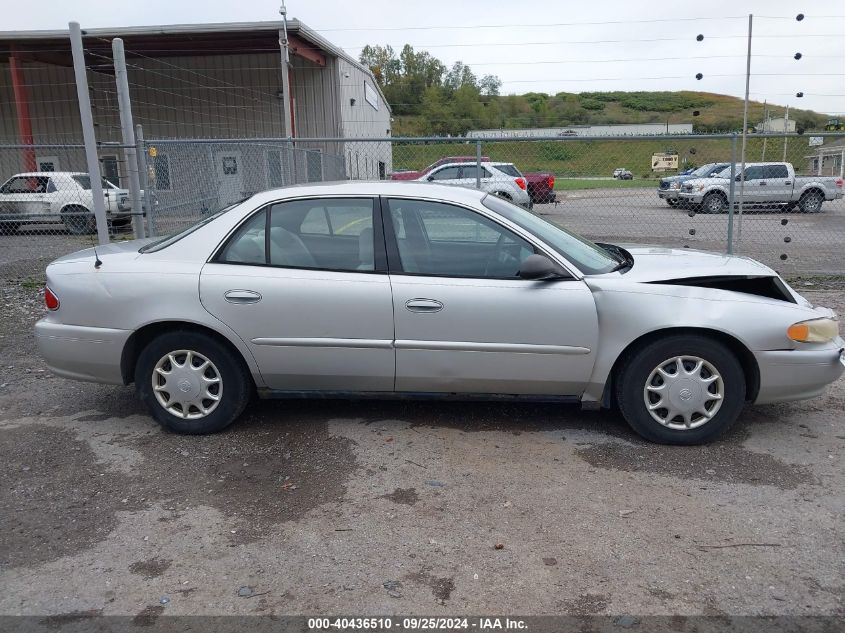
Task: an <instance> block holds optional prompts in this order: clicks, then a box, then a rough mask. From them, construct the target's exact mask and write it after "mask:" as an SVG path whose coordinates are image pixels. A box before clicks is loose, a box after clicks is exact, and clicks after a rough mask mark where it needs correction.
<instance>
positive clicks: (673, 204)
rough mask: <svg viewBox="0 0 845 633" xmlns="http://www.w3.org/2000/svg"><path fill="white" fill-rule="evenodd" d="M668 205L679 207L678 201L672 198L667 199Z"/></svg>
mask: <svg viewBox="0 0 845 633" xmlns="http://www.w3.org/2000/svg"><path fill="white" fill-rule="evenodd" d="M666 204H668V205H669V206H670V207H677V206H678V201H677V200H674V199H672V198H666Z"/></svg>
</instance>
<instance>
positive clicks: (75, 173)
mask: <svg viewBox="0 0 845 633" xmlns="http://www.w3.org/2000/svg"><path fill="white" fill-rule="evenodd" d="M87 175H88V174H86V173H85V172H81V171H25V172H22V173H20V174H15V175H14V176H11V178H41V177H48V178H49V177H52V176H87Z"/></svg>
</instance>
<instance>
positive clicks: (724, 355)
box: [616, 335, 745, 445]
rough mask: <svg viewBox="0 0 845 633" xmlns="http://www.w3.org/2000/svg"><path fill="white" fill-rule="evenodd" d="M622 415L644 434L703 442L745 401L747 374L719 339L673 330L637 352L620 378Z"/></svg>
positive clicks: (618, 392) (688, 442) (650, 437)
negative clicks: (668, 334) (674, 331)
mask: <svg viewBox="0 0 845 633" xmlns="http://www.w3.org/2000/svg"><path fill="white" fill-rule="evenodd" d="M616 399H617V402H618V404H619V408H620V410H621V411H622V415H623V416H624V417H625V420H626V421H627V422H628V424H630V425H631V427H632V428H633V429H634V430H635V431H636V432H637V433H639V434H640V435H641V436H643V437H644V438H645V439H647V440H650V441H652V442H658V443H660V444H681V445H692V444H704V443H707V442H710V441H712V440H714V439H715V438H717V437H718V436H719V435H721V434H722V433H724V432H725V431H726V430H727V429H728V427H730V425H731V424H733V422H734V421H735V420H736V418H737V417H738V416H739V413H740V411H741V410H742V406H743V403H744V401H745V374H744V373H743V370H742V366H741V365H740V363H739V361H738V360H737V358H736V356H735V355H734V354H733V352H731V350H730V349H728V348H727V347H726V346H724V345H723V344H721V343H720V342H719V341H717V340H714V339H711V338H708V337H705V336H700V335H674V336H668V337H666V338H663V339H660V340H658V341H655V342H653V343H651V344H649V345H647V346H645V347H641V348H640V349H638V350H636V351H634V352H633V353H631V354H629V355H628V357H627V358H625V359H624V360H623V364H622V367H621V370H620V372H619V374H618V379H617V380H616Z"/></svg>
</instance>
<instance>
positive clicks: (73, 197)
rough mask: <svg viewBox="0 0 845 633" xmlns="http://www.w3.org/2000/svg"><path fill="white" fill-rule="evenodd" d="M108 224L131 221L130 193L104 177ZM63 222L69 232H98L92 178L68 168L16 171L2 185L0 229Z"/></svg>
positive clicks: (3, 230)
mask: <svg viewBox="0 0 845 633" xmlns="http://www.w3.org/2000/svg"><path fill="white" fill-rule="evenodd" d="M103 194H104V201H105V206H106V216H107V218H108V221H109V223H113V224H121V223H127V222H129V221H130V220H131V209H130V205H129V202H128V198H129V192H128V191H126V190H125V189H121V188H119V187H117V186H116V185H114V184H112V183H111V182H109V181H108V180H106V179H105V178H103ZM57 223H61V224H64V226H65V228H66V229H67V230H68V231H69V232H70V233H75V234H85V233H93V232H94V231H96V227H97V225H96V222H95V220H94V206H93V197H92V195H91V178H90V177H89V176H88V174H85V173H81V172H69V171H39V172H27V173H22V174H15V175H14V176H12V177H11V178H9V180H7V181H6V182H5V183H3V185H2V186H0V231H2V232H3V233H14V232H15V231H17V230H18V227H20V226H22V225H25V224H57Z"/></svg>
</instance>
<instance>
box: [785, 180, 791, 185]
mask: <svg viewBox="0 0 845 633" xmlns="http://www.w3.org/2000/svg"><path fill="white" fill-rule="evenodd" d="M783 184H785V185H791V184H792V181H790V180H787V181H786V182H784V183H783Z"/></svg>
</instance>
